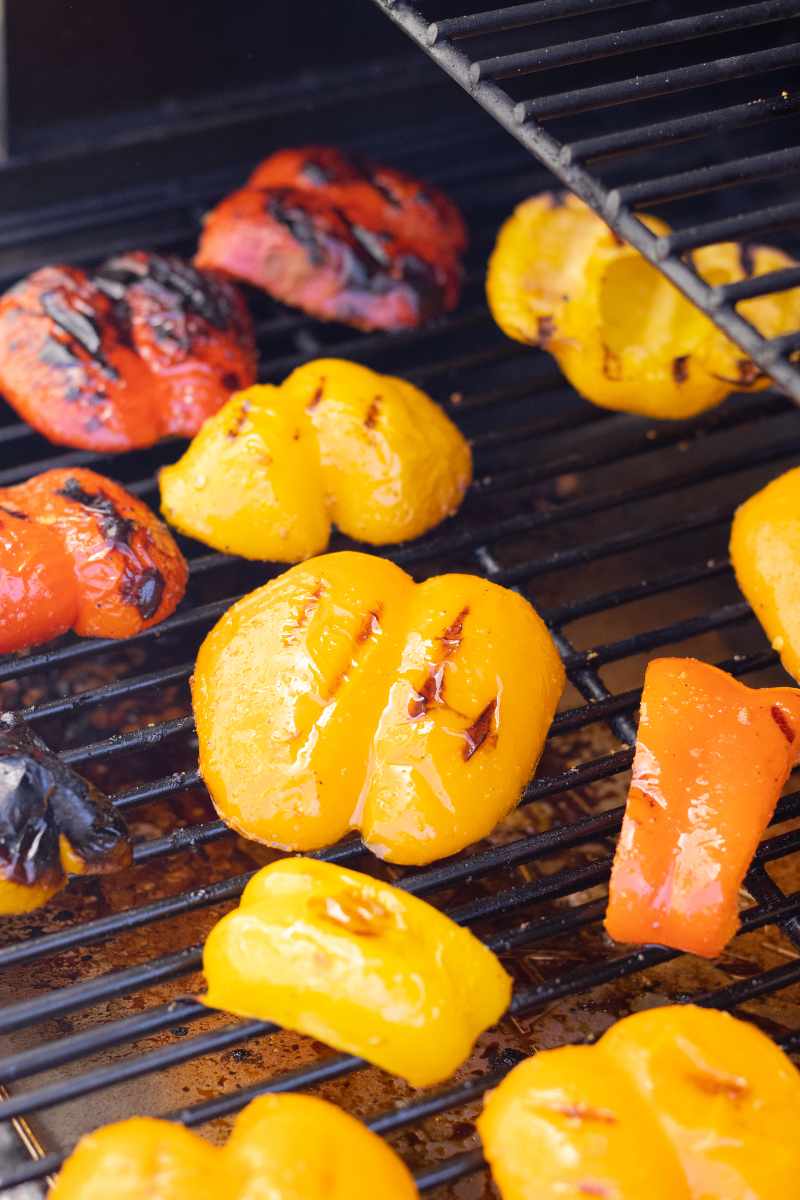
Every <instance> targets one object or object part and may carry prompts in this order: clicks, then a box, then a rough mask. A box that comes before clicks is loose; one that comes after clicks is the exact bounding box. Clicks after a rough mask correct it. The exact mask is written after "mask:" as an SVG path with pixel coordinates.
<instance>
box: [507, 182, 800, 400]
mask: <svg viewBox="0 0 800 1200" xmlns="http://www.w3.org/2000/svg"><path fill="white" fill-rule="evenodd" d="M557 199H558V198H554V197H553V196H552V195H551V194H545V195H543V196H536V197H533V198H532V199H530V200H527V201H524V202H523V203H522V204H521V205H520V206H519V207H518V208H517V209H516V211H515V212H514V214H513V215H512V216H511V217H510V218H509V220H508V221H507V222H506V223H505V225H504V226H503V228H502V229H501V231H500V234H499V236H498V240H497V245H496V247H495V250H494V253H493V255H492V257H491V259H490V263H489V273H488V278H487V294H488V298H489V306H490V308H491V310H492V313H493V315H494V317H495V320H496V321H497V323H498V324H499V325H500V327H501V329H503V330H504V331H505V332H506V333H508V334H509V336H510V337H514V338H517V340H519V341H525V342H530V343H533V344H536V345H541V346H544V347H545V348H546V349H548V350H550V351H551V352H552V353H553V354H554V356H555V358H556V359H557V361H558V364H559V366H560V367H561V369H562V371H563V372H564V374H565V375H566V377H567V379H568V380H569V381H570V383H572V385H573V386H574V387H575V388H576V389H577V391H579V392H580V393H581V395H583V396H584V397H585V398H586V399H588V400H591V401H592V402H593V403H595V404H598V405H600V406H601V407H603V408H611V409H622V410H625V411H627V412H638V413H642V414H644V415H645V416H649V417H659V418H672V419H677V418H685V417H691V416H694V415H695V414H697V413H699V412H702V411H703V410H704V409H707V408H711V407H713V406H714V405H715V404H719V403H720V402H721V401H722V400H723V399H724V398H725V396H727V395H728V394H729V392H732V391H736V390H742V389H754V388H759V387H763V386H766V383H767V382H768V381H767V380H765V379H764V378H763V377H762V376H761V375H760V373H759V372H758V370H757V369H756V368H755V366H754V364H753V363H752V362H750V360H749V359H748V358H747V357H746V355H745V354H744V353H743V351H741V350H740V349H739V348H738V347H737V346H736V345H735V344H734V343H733V342H731V341H729V339H728V338H726V337H725V336H724V334H722V333H721V332H720V331H719V330H718V329H717V328H716V326H715V325H714V324H713V323H712V322H711V321H710V320H709V319H708V318H707V317H705V316H704V315H703V314H702V313H700V312H699V311H698V310H697V309H696V308H695V307H694V305H692V304H691V303H690V302H689V301H688V300H686V299H685V298H684V297H683V295H682V294H681V293H680V292H679V291H678V289H677V288H676V287H675V286H674V285H673V284H672V283H670V282H669V280H667V279H665V278H664V276H662V275H661V273H660V272H659V271H657V270H656V268H655V267H653V266H651V265H650V264H649V263H648V262H647V260H646V259H645V258H643V257H642V255H641V254H639V252H638V251H637V250H635V249H633V247H631V246H628V245H626V244H625V243H623V242H621V241H620V239H619V238H618V237H617V236H616V235H615V234H614V233H613V232H612V231H611V230H610V229H609V228H608V227H607V226H606V225H605V223H604V222H603V221H602V220H601V219H600V218H599V217H597V216H596V215H595V214H594V213H592V212H591V211H590V210H589V209H588V208H587V207H586V205H584V204H583V203H582V202H581V201H580V200H578V199H577V198H576V197H569V198H565V199H564V200H563V201H561V203H560V204H559V203H557ZM640 219H641V220H642V221H644V223H645V224H646V225H647V226H648V227H649V228H650V229H651V231H652V232H653V233H655V234H657V235H660V236H663V235H664V234H666V233H668V232H669V227H668V226H667V225H666V224H664V222H663V221H659V220H658V219H657V218H655V217H650V216H642V217H641V218H640ZM692 263H693V265H694V267H695V269H696V270H697V272H698V274H699V275H701V276H702V278H704V279H705V280H706V281H707V282H708V283H709V284H711V285H712V286H717V285H719V284H724V283H731V282H733V281H736V280H740V279H743V278H747V277H749V276H752V275H761V274H764V273H765V272H767V271H774V270H778V269H780V268H782V267H786V266H791V265H795V264H794V260H793V259H791V258H790V257H789V256H788V255H786V254H784V253H783V252H782V251H780V250H776V249H774V248H772V247H769V246H755V247H749V246H748V247H745V246H741V245H739V244H737V243H733V242H727V243H723V244H719V245H715V246H706V247H703V248H702V249H700V250H697V251H695V252H694V254H693V255H692ZM739 311H740V312H741V314H742V315H743V316H745V317H746V318H747V319H748V320H750V321H751V322H752V323H753V324H754V325H755V326H756V328H758V329H759V330H760V331H761V332H762V333H763V334H764V335H765V336H767V337H775V336H777V335H779V334H781V333H787V332H789V331H792V330H795V329H798V328H800V288H794V289H792V290H791V291H787V292H780V293H777V294H775V295H770V296H761V297H757V298H755V299H752V300H747V301H744V302H742V304H741V305H740V306H739Z"/></svg>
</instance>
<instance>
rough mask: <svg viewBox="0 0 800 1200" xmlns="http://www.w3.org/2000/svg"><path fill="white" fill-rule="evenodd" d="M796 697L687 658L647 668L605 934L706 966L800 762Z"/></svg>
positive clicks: (731, 928)
mask: <svg viewBox="0 0 800 1200" xmlns="http://www.w3.org/2000/svg"><path fill="white" fill-rule="evenodd" d="M798 733H800V690H797V689H795V688H762V689H754V688H749V687H746V686H745V684H743V683H740V682H739V681H738V680H736V679H733V678H732V677H731V676H730V675H727V674H726V673H725V672H724V671H720V670H718V668H716V667H712V666H709V665H708V664H707V663H702V662H698V661H697V660H696V659H691V658H662V659H656V660H655V661H654V662H651V663H650V665H649V666H648V668H647V673H646V675H645V684H644V691H643V693H642V706H641V718H640V721H639V736H638V741H637V745H636V754H635V757H634V761H633V777H632V779H631V788H630V793H629V795H628V804H627V809H626V812H625V819H624V822H623V825H622V833H621V834H620V839H619V844H618V846H617V853H616V856H615V859H614V868H613V871H612V874H611V888H610V896H609V905H608V912H607V915H606V929H607V930H608V932H609V933H610V935H611V936H612V937H613V938H616V939H617V940H618V941H622V942H660V943H662V944H663V945H666V946H672V947H674V948H675V949H678V950H687V951H689V952H690V953H694V954H700V955H703V956H704V957H707V958H713V957H714V956H715V955H717V954H719V953H720V952H721V951H722V949H723V947H724V946H725V944H726V943H727V942H728V940H729V939H730V938H731V937H733V935H734V934H735V932H736V930H737V928H738V924H739V919H738V914H737V894H738V891H739V888H740V886H741V884H742V880H743V879H744V876H745V872H746V871H747V868H748V866H749V865H750V861H751V859H752V857H753V854H754V853H755V850H756V847H757V845H758V842H759V840H760V838H761V836H762V834H763V832H764V830H765V829H766V827H767V825H768V823H769V821H770V819H771V817H772V814H773V812H774V810H775V805H776V803H777V801H778V797H779V796H780V794H781V790H782V788H783V785H784V783H785V782H786V779H787V777H788V775H789V772H790V771H791V770H792V767H793V766H794V765H795V763H796V762H797V761H798V758H800V737H798Z"/></svg>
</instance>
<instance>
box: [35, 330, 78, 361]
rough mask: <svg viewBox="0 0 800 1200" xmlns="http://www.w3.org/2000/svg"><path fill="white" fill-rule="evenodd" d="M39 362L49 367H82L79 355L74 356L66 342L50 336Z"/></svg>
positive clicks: (46, 340)
mask: <svg viewBox="0 0 800 1200" xmlns="http://www.w3.org/2000/svg"><path fill="white" fill-rule="evenodd" d="M39 361H40V362H43V363H45V364H46V365H47V366H48V367H75V366H80V361H81V360H80V359H79V358H78V356H77V354H73V352H72V351H71V350H70V348H69V346H68V345H67V344H66V342H60V341H59V340H58V338H54V337H51V336H50V335H48V336H47V337H46V338H45V341H44V345H43V346H42V348H41V350H40V351H39Z"/></svg>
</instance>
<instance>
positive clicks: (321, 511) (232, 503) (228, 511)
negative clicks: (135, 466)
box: [160, 359, 472, 562]
mask: <svg viewBox="0 0 800 1200" xmlns="http://www.w3.org/2000/svg"><path fill="white" fill-rule="evenodd" d="M471 478H472V455H471V452H470V448H469V445H468V444H467V442H466V440H465V439H464V437H463V436H462V435H461V433H460V432H459V431H458V429H457V428H456V426H455V425H454V424H453V422H452V421H451V420H450V419H449V417H447V416H446V415H445V413H444V412H443V411H442V409H441V408H439V406H438V405H437V404H434V402H433V401H432V400H431V399H430V398H429V397H428V396H426V395H425V393H424V392H421V391H420V390H419V388H416V387H414V386H413V384H410V383H406V382H405V380H402V379H395V378H393V377H392V376H389V375H378V374H376V372H375V371H371V370H369V368H367V367H362V366H359V365H358V364H357V363H351V362H344V361H342V360H341V359H319V360H317V361H316V362H311V363H307V364H306V365H305V366H303V367H299V368H298V369H297V370H296V371H294V372H293V373H292V374H291V375H290V376H289V378H288V379H286V380H285V381H284V383H283V384H281V386H280V387H270V386H256V387H252V388H249V389H248V390H247V391H244V392H238V393H237V394H236V395H234V396H232V397H231V399H230V400H229V401H228V403H227V404H226V405H224V407H223V408H221V409H220V411H219V412H218V413H217V414H216V415H215V416H213V417H211V418H210V419H209V420H208V421H206V422H205V424H204V425H203V427H202V429H201V430H200V432H199V433H198V434H197V436H196V437H195V439H194V441H193V442H192V443H191V445H190V446H189V449H188V450H187V451H186V453H185V454H184V456H183V458H181V459H180V460H179V461H178V462H177V463H175V464H174V465H173V466H171V467H165V468H164V469H163V470H162V471H161V474H160V486H161V509H162V512H163V513H164V516H165V517H166V518H167V520H168V521H169V522H170V524H171V525H174V526H175V528H176V529H179V530H180V531H181V533H184V534H187V535H188V536H190V537H193V538H196V539H197V540H198V541H201V542H205V543H206V544H207V545H209V546H213V547H214V548H215V549H217V550H221V551H223V552H224V553H230V554H239V555H242V556H243V557H244V558H253V559H270V560H273V561H275V562H300V561H301V560H302V559H304V558H309V557H310V556H311V555H313V554H319V553H320V552H321V551H322V550H324V549H325V547H326V546H327V544H328V539H329V537H330V532H331V523H332V522H333V523H334V524H335V525H337V526H338V528H339V529H341V531H342V532H343V533H346V534H347V535H348V536H349V537H352V538H355V539H357V540H358V541H361V542H368V543H370V544H372V545H379V546H380V545H385V544H387V543H390V542H403V541H408V540H409V539H411V538H415V537H418V536H419V535H420V534H422V533H425V532H427V531H428V530H429V529H432V528H433V527H434V526H435V525H438V524H439V522H440V521H442V520H444V518H445V517H447V516H450V515H451V514H452V513H454V512H455V511H456V509H457V508H458V507H459V505H460V504H461V501H462V499H463V497H464V493H465V491H466V489H467V487H468V485H469V483H470V480H471Z"/></svg>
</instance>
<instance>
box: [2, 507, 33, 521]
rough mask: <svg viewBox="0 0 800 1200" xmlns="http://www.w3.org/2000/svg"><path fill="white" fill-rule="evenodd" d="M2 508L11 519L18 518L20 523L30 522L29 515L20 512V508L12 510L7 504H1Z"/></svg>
mask: <svg viewBox="0 0 800 1200" xmlns="http://www.w3.org/2000/svg"><path fill="white" fill-rule="evenodd" d="M0 508H1V509H2V510H3V512H4V513H8V515H9V516H10V517H16V518H17V520H19V521H30V517H29V516H28V514H27V513H24V512H20V511H19V509H18V508H10V507H9V506H8V505H7V504H0Z"/></svg>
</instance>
